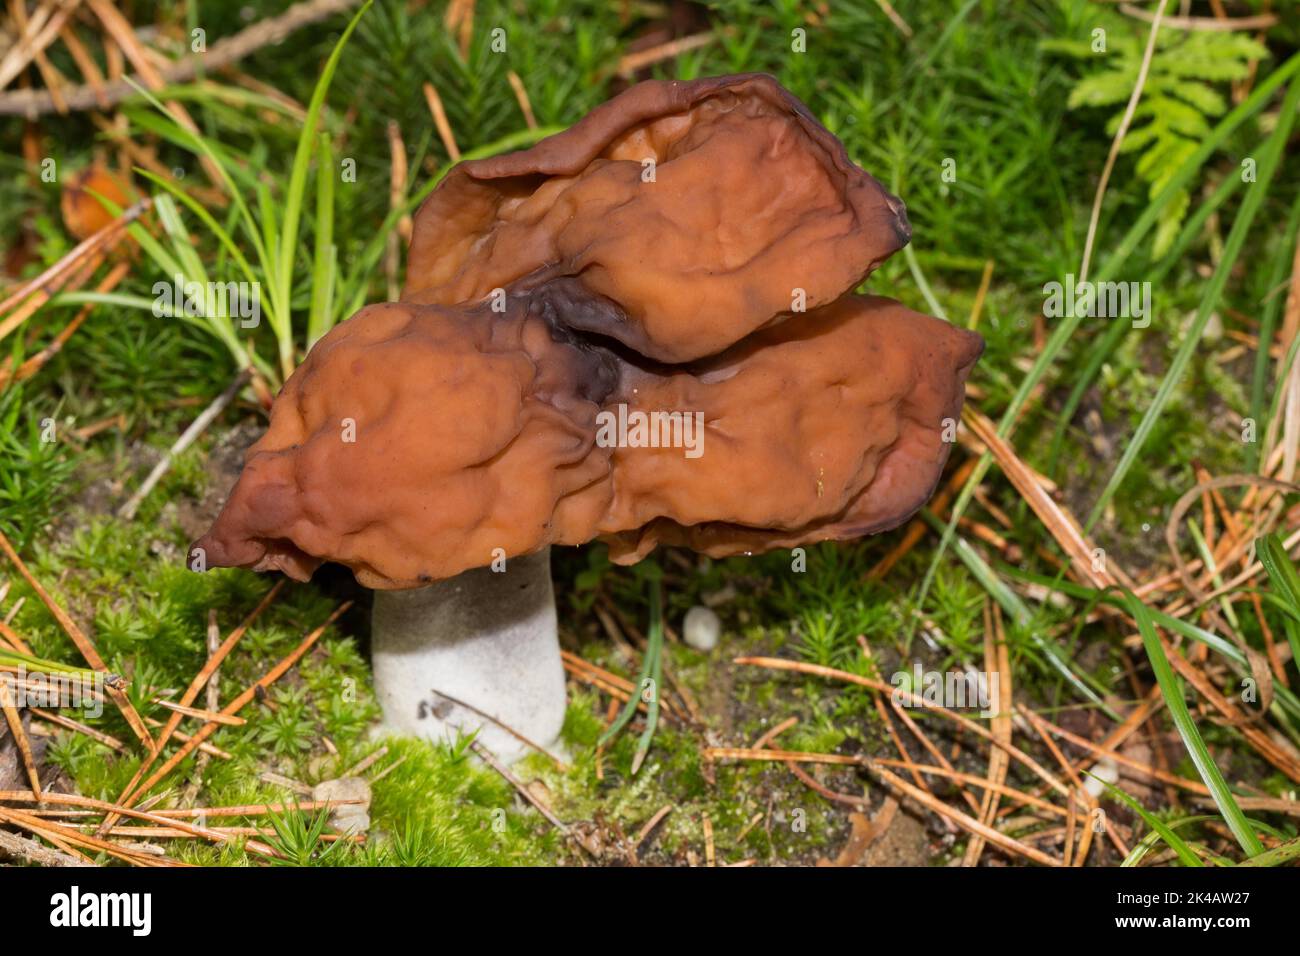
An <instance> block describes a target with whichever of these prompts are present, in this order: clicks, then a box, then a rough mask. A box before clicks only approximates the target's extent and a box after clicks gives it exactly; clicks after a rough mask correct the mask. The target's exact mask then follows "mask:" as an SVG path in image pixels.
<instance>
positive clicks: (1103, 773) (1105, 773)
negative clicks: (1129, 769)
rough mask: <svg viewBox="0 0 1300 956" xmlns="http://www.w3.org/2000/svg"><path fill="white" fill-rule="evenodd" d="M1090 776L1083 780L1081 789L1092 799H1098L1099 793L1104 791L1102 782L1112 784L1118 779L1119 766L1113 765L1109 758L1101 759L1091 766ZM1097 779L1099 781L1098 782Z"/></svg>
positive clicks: (1113, 762)
mask: <svg viewBox="0 0 1300 956" xmlns="http://www.w3.org/2000/svg"><path fill="white" fill-rule="evenodd" d="M1092 774H1093V775H1092V776H1090V777H1084V778H1083V789H1085V790H1087V791H1088V792H1089V793H1090V794H1092V795H1093V796H1094V797H1100V796H1101V792H1102V791H1103V790H1105V789H1106V788H1105V786H1104V785H1103V783H1102V780H1104V781H1106V783H1114V782H1115V781H1117V780H1118V779H1119V764H1117V763H1115V761H1114V760H1112V759H1111V758H1110V757H1102V758H1101V759H1100V760H1098V761H1097V763H1096V764H1095V765H1094V766H1093V768H1092ZM1098 777H1100V778H1101V780H1098V779H1097V778H1098Z"/></svg>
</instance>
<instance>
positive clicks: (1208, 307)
mask: <svg viewBox="0 0 1300 956" xmlns="http://www.w3.org/2000/svg"><path fill="white" fill-rule="evenodd" d="M1297 104H1300V83H1292V84H1291V86H1290V88H1288V89H1287V94H1286V98H1285V99H1284V100H1283V101H1282V112H1281V114H1280V115H1279V116H1278V121H1277V127H1276V128H1275V129H1274V130H1273V135H1272V136H1270V137H1269V140H1268V143H1267V145H1266V147H1265V152H1264V154H1263V156H1262V157H1261V159H1260V162H1259V179H1258V181H1256V182H1255V183H1254V185H1252V186H1251V188H1250V191H1249V192H1247V193H1246V198H1245V199H1243V200H1242V203H1241V209H1240V210H1239V211H1238V212H1237V218H1236V220H1235V221H1234V222H1233V224H1232V231H1231V232H1230V233H1228V241H1227V243H1226V244H1225V245H1224V250H1223V255H1222V257H1220V259H1219V264H1218V266H1217V267H1216V268H1215V270H1214V275H1213V276H1211V278H1210V282H1209V284H1208V285H1207V286H1206V289H1205V295H1204V296H1203V297H1202V298H1201V305H1200V308H1199V309H1198V310H1197V312H1196V318H1195V319H1194V320H1193V322H1192V327H1191V329H1189V330H1188V331H1187V332H1186V333H1185V334H1184V335H1183V341H1182V344H1181V345H1180V346H1179V348H1178V352H1177V353H1176V354H1175V355H1174V360H1173V362H1171V363H1170V365H1169V370H1168V371H1167V372H1166V373H1165V377H1164V379H1163V380H1162V381H1161V382H1160V388H1158V389H1157V390H1156V396H1155V398H1154V399H1152V401H1151V407H1150V408H1148V409H1147V412H1146V414H1145V415H1143V416H1142V421H1141V422H1140V423H1139V424H1138V427H1137V431H1135V432H1134V433H1133V437H1132V438H1131V439H1130V440H1129V443H1128V447H1126V448H1125V449H1124V454H1123V455H1121V456H1120V460H1119V463H1118V464H1117V465H1116V466H1115V470H1114V471H1113V472H1112V473H1111V476H1110V480H1109V481H1107V482H1106V487H1105V488H1104V489H1102V492H1101V495H1100V496H1099V497H1098V498H1097V501H1096V503H1095V504H1094V505H1093V506H1092V513H1091V514H1090V515H1089V516H1088V520H1087V521H1086V522H1085V523H1084V530H1085V531H1087V530H1089V529H1091V528H1092V526H1093V525H1095V524H1096V523H1097V520H1098V519H1099V518H1100V517H1101V516H1102V514H1103V512H1104V511H1105V510H1106V505H1108V504H1109V503H1110V500H1111V498H1113V497H1114V495H1115V492H1116V491H1118V490H1119V486H1120V485H1121V484H1123V482H1124V479H1125V477H1126V476H1127V475H1128V473H1129V469H1131V468H1132V467H1133V464H1134V463H1135V462H1136V461H1137V457H1138V455H1140V454H1141V453H1142V448H1143V446H1145V445H1146V441H1147V438H1149V437H1150V435H1151V432H1152V431H1153V430H1154V429H1155V427H1156V425H1157V424H1158V423H1159V421H1160V415H1161V413H1163V412H1164V408H1165V405H1167V404H1168V403H1169V399H1170V397H1171V396H1172V395H1173V392H1174V389H1175V388H1176V387H1177V386H1178V383H1179V382H1180V381H1182V377H1183V374H1184V373H1185V372H1186V371H1187V366H1188V365H1189V364H1190V363H1191V360H1192V354H1193V353H1194V352H1195V351H1196V348H1197V346H1199V345H1200V342H1201V334H1202V333H1203V332H1204V331H1205V326H1206V324H1207V323H1208V322H1209V321H1210V316H1211V315H1212V314H1213V313H1214V310H1215V309H1216V308H1217V307H1218V305H1219V297H1220V296H1221V295H1222V294H1223V288H1224V286H1225V285H1227V282H1228V276H1229V275H1230V274H1231V272H1232V268H1233V266H1234V265H1236V262H1237V258H1238V257H1239V256H1240V255H1241V249H1242V245H1243V244H1244V243H1245V241H1246V235H1247V234H1248V233H1249V232H1250V227H1251V224H1252V223H1253V222H1254V221H1255V214H1256V213H1257V212H1258V211H1259V207H1260V206H1261V205H1262V204H1263V202H1264V197H1265V195H1267V194H1268V187H1269V184H1270V183H1271V182H1272V180H1273V174H1274V173H1275V172H1276V171H1277V166H1278V161H1279V160H1280V159H1281V156H1282V147H1283V146H1284V145H1285V144H1286V141H1287V138H1288V137H1289V136H1290V135H1291V127H1292V126H1293V125H1294V123H1295V114H1296V106H1297Z"/></svg>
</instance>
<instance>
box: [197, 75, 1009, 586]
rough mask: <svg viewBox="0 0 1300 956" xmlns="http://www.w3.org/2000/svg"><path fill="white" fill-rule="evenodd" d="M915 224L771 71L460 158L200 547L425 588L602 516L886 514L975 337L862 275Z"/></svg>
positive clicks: (615, 550) (663, 86)
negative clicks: (340, 568)
mask: <svg viewBox="0 0 1300 956" xmlns="http://www.w3.org/2000/svg"><path fill="white" fill-rule="evenodd" d="M646 157H649V158H653V159H654V160H655V177H654V180H653V181H646V180H643V179H642V169H643V168H644V167H643V166H642V162H641V160H642V159H643V158H646ZM908 235H909V230H908V227H907V219H906V214H905V212H904V210H903V207H902V204H901V203H900V202H899V201H898V200H896V199H894V198H893V197H891V196H889V195H888V194H887V193H885V192H884V190H883V189H882V188H881V187H880V185H879V184H878V183H877V182H876V181H875V180H874V179H872V178H871V177H870V176H868V175H867V174H866V173H864V172H863V171H862V170H860V169H858V168H857V167H856V166H854V165H853V164H852V163H850V162H849V160H848V159H847V157H846V156H845V153H844V149H843V147H842V146H841V145H840V144H839V142H838V141H837V140H835V138H834V137H833V136H831V134H830V133H828V132H827V131H826V130H825V129H823V128H822V127H821V126H819V125H818V124H817V123H816V122H815V121H814V120H812V118H811V117H810V116H809V115H808V114H807V111H806V110H805V109H804V108H803V107H802V106H801V105H800V104H799V103H798V102H797V101H796V100H794V99H793V98H792V97H791V96H790V95H789V94H788V93H786V92H785V91H784V90H782V89H781V88H780V87H779V86H778V85H777V84H776V83H775V81H774V80H772V79H771V78H770V77H763V76H739V77H722V78H718V79H710V80H699V81H695V82H691V83H660V82H653V83H645V84H641V85H640V86H637V87H634V88H632V89H631V90H629V91H628V92H626V93H624V94H623V95H621V96H619V97H616V98H615V99H614V100H611V101H610V102H609V103H607V104H605V105H604V106H602V107H600V108H598V109H597V110H595V111H594V112H593V113H592V114H591V115H590V116H588V117H587V118H586V119H584V120H583V121H582V122H580V123H578V124H577V125H576V126H575V127H573V128H572V129H570V130H568V131H566V132H564V133H561V134H559V135H557V136H553V137H551V138H549V139H547V140H544V141H542V142H541V143H539V144H538V145H537V146H536V147H534V148H533V149H530V150H527V151H525V152H522V153H517V154H513V155H510V156H504V157H500V158H497V159H493V160H484V161H481V162H475V163H464V164H461V165H460V166H457V167H456V168H455V169H454V170H453V171H452V173H451V174H450V175H449V176H448V177H447V180H446V181H445V182H444V183H443V184H442V185H441V186H440V187H439V188H438V189H437V190H436V191H435V192H434V193H433V194H432V195H431V196H430V198H429V200H428V201H427V202H426V203H425V205H424V207H423V208H422V209H421V211H420V213H419V216H418V217H417V221H416V228H415V235H414V238H413V240H412V248H411V253H410V263H409V268H408V275H409V279H408V286H407V290H406V292H405V293H404V295H403V299H402V301H401V302H397V303H390V304H386V305H377V306H371V307H369V308H366V309H363V310H362V311H361V312H360V313H358V314H357V315H356V316H354V317H353V318H351V319H349V320H348V321H347V322H345V323H343V324H341V325H339V326H338V327H336V328H335V329H333V330H332V331H331V332H330V333H329V334H328V335H326V336H325V337H324V338H323V339H321V341H320V342H318V343H317V344H316V345H315V347H314V348H313V349H312V351H311V353H310V354H309V355H308V356H307V358H306V360H305V361H304V363H303V365H302V366H301V367H300V368H299V369H298V370H297V371H296V372H295V373H294V374H293V375H292V376H291V377H290V379H289V381H288V382H287V383H286V384H285V387H284V390H283V391H282V392H281V394H280V395H279V397H278V398H277V399H276V402H275V405H274V407H273V409H272V413H271V426H270V428H269V429H268V431H267V433H266V434H265V435H264V436H263V437H262V438H261V439H260V440H259V441H258V442H257V443H255V444H254V445H253V447H252V448H250V449H249V452H248V455H247V457H246V461H245V467H244V472H243V474H242V476H241V477H240V479H239V482H238V483H237V484H236V486H235V488H234V490H233V492H232V493H231V496H230V499H229V501H228V502H227V504H226V506H225V509H224V510H223V511H222V513H221V515H220V516H219V517H218V518H217V521H216V522H215V523H214V525H213V527H212V529H211V530H210V531H209V532H208V534H207V535H205V536H204V537H203V538H201V539H200V540H199V541H198V542H196V547H197V548H201V549H203V552H204V560H205V561H206V563H207V564H208V565H212V566H222V565H239V566H244V567H252V568H255V569H257V570H269V569H279V570H282V571H284V572H285V573H287V574H289V575H291V576H293V577H295V578H299V579H305V578H307V577H309V576H310V575H311V573H312V572H313V571H314V570H315V568H316V567H317V566H318V565H319V564H321V563H322V562H323V561H337V562H341V563H343V564H346V565H348V566H350V567H351V568H352V569H353V571H354V572H355V574H356V576H357V579H358V580H359V581H360V582H361V583H362V584H365V585H368V586H370V587H376V588H404V587H417V586H419V585H421V584H425V583H428V582H429V581H432V580H437V579H441V578H447V577H451V576H453V575H455V574H458V573H460V572H461V571H464V570H466V569H469V568H474V567H481V566H484V565H487V564H490V563H491V562H492V561H493V560H495V559H497V558H500V557H511V556H515V555H522V554H528V553H531V552H534V551H536V550H538V549H540V548H543V547H545V546H547V545H550V544H570V545H576V544H581V543H583V542H586V541H590V540H592V539H595V538H602V539H604V540H606V541H607V542H608V543H609V546H610V553H611V556H612V557H613V559H614V560H616V561H619V562H623V563H630V562H634V561H637V560H640V559H641V558H642V557H644V556H645V555H646V554H647V553H649V552H650V551H651V550H653V548H654V547H655V546H656V545H657V544H661V543H663V544H679V545H685V546H688V547H691V548H694V549H696V550H697V551H702V552H704V553H707V554H710V555H713V556H725V555H731V554H737V553H744V552H757V551H762V550H767V549H770V548H775V547H788V546H793V545H796V544H800V543H808V542H814V541H821V540H827V539H839V538H850V537H857V536H860V535H866V534H871V533H874V532H877V531H883V530H886V529H889V528H892V527H894V526H896V525H898V524H900V523H902V522H903V521H905V520H907V518H909V517H910V516H911V515H912V514H914V513H915V512H916V510H917V509H918V508H919V507H920V506H921V504H922V503H923V502H924V501H925V500H926V499H927V498H928V497H929V496H930V494H931V493H932V491H933V489H934V487H935V485H936V483H937V482H938V480H939V476H940V473H941V472H942V470H943V466H944V463H945V461H946V460H947V455H948V450H949V444H948V443H947V442H945V441H944V436H945V433H946V432H949V431H950V430H951V426H953V425H955V420H956V418H957V416H958V415H959V414H960V410H961V404H962V398H963V395H964V383H965V380H966V376H967V374H968V373H969V371H970V369H971V367H972V366H973V364H974V362H975V360H976V359H977V358H978V357H979V354H980V352H981V351H982V348H983V343H982V340H981V339H980V338H979V336H977V335H975V334H974V333H970V332H965V331H962V330H959V329H955V328H953V327H951V326H949V325H948V324H947V323H945V322H941V321H939V320H938V319H933V318H930V317H929V316H924V315H920V314H918V313H915V312H912V311H910V310H909V309H907V308H905V307H904V306H902V305H901V304H899V303H897V302H894V301H892V300H888V299H883V298H876V297H861V296H856V295H853V294H850V293H849V290H851V289H852V288H853V286H855V285H856V284H857V283H858V282H859V281H860V280H861V278H862V277H863V276H865V275H866V274H867V273H868V272H869V271H870V270H871V269H872V268H874V266H875V265H876V264H878V263H879V262H880V261H881V260H882V259H884V258H885V257H886V256H888V255H889V254H890V253H891V252H893V251H895V250H896V249H898V248H899V247H900V246H901V245H902V244H903V243H905V242H906V241H907V238H908ZM794 290H802V291H803V292H804V293H805V294H806V302H807V305H808V311H806V312H804V311H803V310H801V309H799V308H797V307H795V303H794V300H793V297H792V293H793V292H794ZM647 422H648V423H649V424H648V425H647ZM611 438H614V439H617V440H611Z"/></svg>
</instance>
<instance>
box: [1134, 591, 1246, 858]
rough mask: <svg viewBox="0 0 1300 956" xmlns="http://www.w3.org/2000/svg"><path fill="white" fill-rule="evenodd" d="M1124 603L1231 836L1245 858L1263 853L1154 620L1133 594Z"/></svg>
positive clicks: (1198, 770) (1165, 697)
mask: <svg viewBox="0 0 1300 956" xmlns="http://www.w3.org/2000/svg"><path fill="white" fill-rule="evenodd" d="M1124 601H1125V604H1126V606H1127V608H1128V611H1129V613H1130V614H1131V615H1132V616H1133V620H1134V622H1135V623H1136V624H1137V628H1138V633H1139V634H1141V636H1142V646H1143V647H1144V648H1145V649H1146V652H1147V657H1148V658H1149V659H1150V661H1151V669H1152V670H1153V671H1154V672H1155V675H1156V683H1157V684H1158V685H1159V686H1160V693H1161V695H1162V696H1163V697H1164V700H1165V706H1166V707H1168V708H1169V716H1170V717H1171V718H1172V719H1173V722H1174V726H1175V727H1176V728H1177V729H1178V735H1179V736H1180V737H1182V738H1183V745H1184V746H1185V747H1186V748H1187V753H1188V754H1189V755H1190V756H1191V758H1192V763H1193V764H1195V766H1196V772H1197V773H1198V774H1200V777H1201V780H1202V781H1203V782H1204V783H1205V786H1206V787H1207V788H1208V789H1209V791H1210V796H1211V797H1213V798H1214V802H1215V804H1216V805H1217V806H1218V808H1219V812H1220V813H1221V814H1223V820H1224V822H1225V823H1226V824H1227V825H1228V829H1229V830H1231V831H1232V835H1233V836H1234V837H1236V838H1237V842H1238V843H1239V844H1241V848H1242V850H1244V851H1245V853H1246V855H1247V856H1257V855H1258V854H1260V853H1263V852H1264V845H1263V844H1262V843H1260V842H1259V837H1257V836H1256V835H1255V831H1254V829H1252V828H1251V826H1250V823H1249V822H1248V821H1247V820H1246V816H1245V814H1244V813H1242V812H1241V807H1239V806H1237V801H1236V800H1235V799H1233V796H1232V791H1231V790H1229V789H1228V784H1227V782H1226V781H1225V780H1224V779H1223V774H1221V773H1220V772H1219V768H1218V765H1217V764H1215V762H1214V758H1212V757H1211V756H1210V751H1209V750H1208V749H1207V748H1206V746H1205V741H1204V740H1202V739H1201V734H1200V731H1198V730H1197V729H1196V723H1195V722H1194V721H1193V720H1192V715H1191V712H1190V711H1188V709H1187V701H1186V700H1185V699H1184V697H1183V685H1182V682H1181V681H1179V680H1178V678H1177V677H1175V676H1174V671H1173V668H1172V667H1171V666H1170V664H1169V659H1168V658H1167V657H1165V650H1164V647H1163V646H1162V645H1161V643H1160V637H1159V635H1157V634H1156V629H1155V625H1154V624H1153V623H1152V620H1151V612H1150V611H1149V610H1148V609H1147V606H1146V605H1145V604H1143V603H1142V601H1141V600H1140V599H1139V598H1138V597H1137V595H1135V594H1134V593H1133V592H1132V591H1125V592H1124Z"/></svg>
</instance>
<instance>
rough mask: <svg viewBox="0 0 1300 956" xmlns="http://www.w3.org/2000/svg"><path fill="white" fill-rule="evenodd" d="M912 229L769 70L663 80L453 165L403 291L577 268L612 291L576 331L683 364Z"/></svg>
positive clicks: (522, 287) (826, 296)
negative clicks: (505, 148) (527, 143)
mask: <svg viewBox="0 0 1300 956" xmlns="http://www.w3.org/2000/svg"><path fill="white" fill-rule="evenodd" d="M651 163H652V164H653V166H651V165H650V164H651ZM651 173H653V179H652V180H648V179H647V177H649V176H650V175H651ZM910 236H911V227H910V226H909V225H908V222H907V214H906V210H905V209H904V207H903V204H902V202H900V201H899V200H898V199H896V198H895V197H893V196H891V195H890V194H889V193H887V192H886V191H885V190H884V188H883V187H882V186H881V185H880V183H878V182H877V181H876V180H875V179H873V178H872V177H871V176H869V175H868V174H867V173H866V172H864V171H863V170H862V169H860V168H858V167H857V166H855V165H854V164H853V163H852V162H851V161H850V160H849V158H848V155H847V154H846V153H845V150H844V146H843V145H842V144H841V143H840V142H839V140H837V139H836V138H835V137H834V136H832V135H831V134H830V133H829V132H827V130H826V129H825V128H824V127H823V126H822V125H821V124H820V123H818V122H817V121H816V120H815V119H813V117H812V116H811V114H809V112H808V110H807V109H806V108H805V107H804V105H803V104H802V103H800V102H799V101H798V100H797V99H795V98H794V97H793V96H791V95H790V94H789V93H788V92H786V91H785V90H784V89H782V88H781V86H780V85H778V84H777V82H776V81H775V80H774V79H772V77H770V76H766V75H763V74H742V75H739V76H724V77H717V78H713V79H704V80H696V81H693V82H669V81H658V80H654V81H648V82H645V83H640V84H638V85H636V86H634V87H632V88H631V89H629V90H627V91H626V92H624V93H622V94H620V95H619V96H616V97H614V98H613V99H612V100H610V101H609V102H607V103H605V104H603V105H601V106H599V107H597V108H596V109H595V110H593V111H592V112H591V113H590V114H589V115H588V116H587V117H586V118H584V119H583V120H581V121H580V122H579V123H577V124H576V125H574V126H573V127H572V128H570V129H568V130H566V131H564V132H563V133H559V134H558V135H555V136H551V137H549V138H547V139H545V140H543V141H542V142H540V143H538V144H537V145H536V146H534V147H533V148H532V149H529V150H525V151H523V152H519V153H511V154H509V155H506V156H499V157H495V158H493V159H483V160H477V161H475V162H467V163H461V164H460V165H458V166H456V167H455V168H454V169H453V170H452V171H451V172H450V173H449V174H448V175H447V178H446V179H445V180H444V181H443V182H442V183H441V184H440V185H439V186H438V188H437V189H436V190H434V192H433V193H432V194H431V195H430V196H429V198H428V199H427V200H425V202H424V205H423V206H421V208H420V210H419V212H418V214H417V215H416V217H415V229H414V233H413V235H412V238H411V248H410V255H409V259H408V267H407V282H406V289H405V290H404V292H403V294H402V298H403V300H405V301H410V302H418V303H423V304H430V305H458V304H463V303H476V302H479V301H482V300H484V299H485V298H487V297H488V296H489V295H490V294H491V293H492V291H493V290H494V289H510V290H511V291H519V292H526V291H529V290H531V289H536V288H538V287H539V286H543V285H547V284H550V283H551V282H552V280H554V279H556V278H558V277H565V276H568V277H573V284H574V285H576V286H578V288H576V289H571V290H570V293H569V294H570V296H571V297H572V298H573V299H574V300H575V301H577V302H582V303H590V302H592V301H597V302H599V300H600V299H601V298H602V297H603V298H605V299H608V300H610V301H609V302H606V303H605V304H604V307H597V308H569V309H567V310H566V323H567V324H568V325H569V327H571V328H575V329H581V330H583V331H586V332H592V333H598V334H601V335H606V336H609V337H611V338H614V339H616V340H618V341H619V342H622V343H623V344H624V345H627V346H628V347H630V348H632V349H634V350H635V351H637V352H638V353H640V354H641V355H645V356H648V357H651V358H655V359H659V360H661V361H665V362H686V361H691V360H693V359H698V358H702V357H704V356H706V355H712V354H714V353H715V352H719V351H721V350H722V349H724V348H726V347H728V346H730V345H731V344H732V343H734V342H736V341H738V340H739V339H741V338H742V337H743V336H745V335H747V334H748V333H750V332H752V331H753V330H755V329H757V328H759V327H761V326H764V325H767V324H769V323H771V322H775V321H779V320H781V319H782V318H784V317H786V316H787V315H788V314H789V313H790V311H791V310H792V308H794V307H795V305H794V303H793V299H794V297H795V292H794V290H796V289H801V290H803V293H804V300H805V301H804V302H803V303H802V305H801V308H802V309H806V310H811V309H814V308H816V307H817V306H820V305H826V304H829V303H830V302H832V301H834V300H835V299H837V298H838V297H839V296H840V295H842V294H843V293H845V292H847V291H849V290H850V289H852V288H853V287H854V286H856V285H858V283H860V282H861V281H862V280H863V279H864V278H866V276H867V275H868V274H869V273H870V272H871V271H872V270H873V269H874V268H875V267H876V266H878V265H879V264H880V263H881V262H883V261H884V260H885V259H886V258H888V257H889V256H890V255H892V254H893V253H894V252H897V251H898V250H899V249H901V248H902V247H903V246H904V245H906V244H907V241H908V239H909V237H910ZM551 288H552V294H553V295H558V294H560V292H561V289H562V288H563V287H561V286H554V285H552V286H551Z"/></svg>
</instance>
